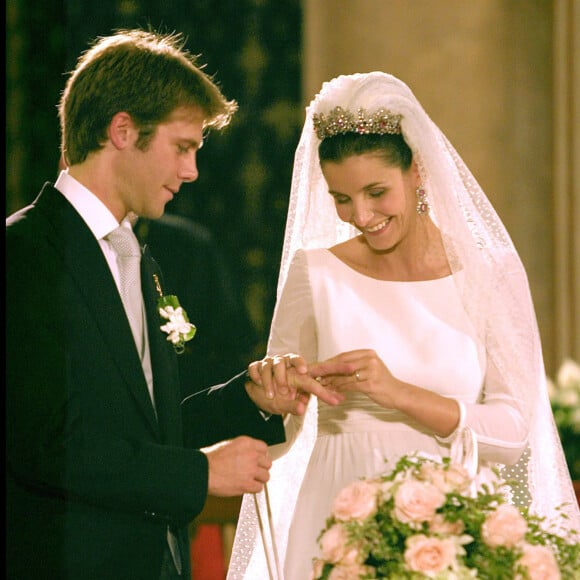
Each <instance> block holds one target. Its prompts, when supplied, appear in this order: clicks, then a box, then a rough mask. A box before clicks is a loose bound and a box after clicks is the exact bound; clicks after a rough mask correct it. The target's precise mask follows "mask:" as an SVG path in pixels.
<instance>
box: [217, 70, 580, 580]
mask: <svg viewBox="0 0 580 580" xmlns="http://www.w3.org/2000/svg"><path fill="white" fill-rule="evenodd" d="M337 105H340V106H341V107H342V108H343V109H347V110H349V111H351V112H353V113H356V111H357V110H358V108H359V107H362V108H364V109H365V110H366V111H367V112H368V113H370V114H372V113H373V112H375V111H376V110H377V109H379V108H386V109H388V110H390V111H391V112H392V113H394V114H401V115H402V120H401V130H402V133H403V136H404V138H405V140H406V142H407V143H408V145H409V146H410V148H411V149H412V151H413V156H414V159H415V160H416V161H417V162H418V165H419V171H420V174H421V177H422V180H423V185H424V187H425V190H426V191H427V195H428V199H429V204H430V206H431V217H432V218H433V221H434V222H435V223H436V224H437V226H438V227H439V229H440V231H441V233H442V236H443V242H444V248H445V252H446V254H447V259H448V262H449V264H450V266H451V270H452V271H453V272H454V273H455V272H458V271H459V270H462V271H463V273H464V276H463V280H464V283H463V285H462V286H461V289H460V291H461V296H462V300H463V304H464V308H465V310H466V312H467V313H468V315H469V316H470V318H471V321H472V323H473V325H474V326H475V328H476V329H477V333H478V336H479V337H480V339H481V340H482V341H483V342H484V343H485V344H486V350H487V355H488V368H489V369H491V371H490V374H491V375H492V376H493V379H489V378H488V380H499V381H502V383H504V384H506V385H509V388H510V390H511V392H512V394H513V396H514V398H515V400H517V401H518V402H519V404H520V409H521V412H522V413H523V415H524V417H525V418H526V419H527V421H528V422H529V425H530V426H531V428H530V436H529V449H528V451H527V453H526V454H525V458H524V459H523V460H522V461H521V462H520V463H521V465H518V466H516V469H510V472H509V473H508V474H506V477H508V476H509V477H510V478H512V477H514V475H516V476H517V477H518V479H519V481H520V485H521V487H522V489H524V494H525V493H528V492H529V495H530V496H531V498H532V499H531V504H530V509H531V511H533V512H534V513H536V514H539V515H543V516H546V517H547V518H549V519H551V518H553V517H555V516H556V515H557V513H556V511H555V510H556V507H557V506H561V505H563V506H564V507H563V508H562V510H561V511H562V512H563V513H564V514H566V515H567V516H568V518H569V520H568V524H567V526H569V527H570V528H574V529H576V530H578V529H579V528H580V512H579V510H578V504H577V502H576V498H575V495H574V490H573V487H572V483H571V480H570V475H569V472H568V469H567V466H566V462H565V458H564V454H563V450H562V445H561V443H560V440H559V438H558V433H557V429H556V426H555V423H554V420H553V416H552V412H551V408H550V402H549V398H548V392H547V388H546V376H545V370H544V364H543V358H542V349H541V343H540V336H539V331H538V326H537V321H536V316H535V312H534V307H533V303H532V297H531V294H530V289H529V284H528V279H527V275H526V272H525V270H524V267H523V265H522V262H521V260H520V258H519V256H518V253H517V251H516V249H515V247H514V244H513V242H512V240H511V238H510V236H509V234H508V232H507V231H506V229H505V227H504V225H503V223H502V221H501V220H500V218H499V216H498V215H497V213H496V212H495V210H494V209H493V207H492V205H491V203H490V202H489V200H488V199H487V197H486V195H485V193H484V192H483V190H482V188H481V187H480V185H479V184H478V183H477V181H476V179H475V178H474V176H473V175H472V174H471V172H470V171H469V169H468V168H467V166H466V165H465V164H464V162H463V161H462V159H461V157H460V156H459V154H458V153H457V152H456V151H455V149H454V148H453V146H452V145H451V143H450V142H449V141H448V140H447V138H446V137H445V135H444V134H443V133H442V132H441V131H440V130H439V128H438V127H437V126H436V125H435V123H434V122H433V121H432V120H431V119H430V117H429V116H428V115H427V113H426V112H425V111H424V109H423V107H422V106H421V104H420V103H419V102H418V101H417V99H416V98H415V96H414V94H413V93H412V91H411V90H410V89H409V87H407V85H405V84H404V83H403V82H402V81H400V80H399V79H397V78H395V77H393V76H392V75H389V74H386V73H382V72H371V73H367V74H353V75H343V76H339V77H337V78H335V79H333V80H332V81H330V82H327V83H324V84H323V86H322V90H321V91H320V93H319V94H318V95H317V96H316V97H315V98H314V100H313V101H312V102H311V103H310V105H309V106H308V107H307V109H306V121H305V123H304V128H303V131H302V135H301V138H300V142H299V144H298V148H297V150H296V154H295V160H294V169H293V176H292V189H291V193H290V201H289V209H288V219H287V224H286V231H285V239H284V247H283V252H282V261H281V266H280V275H279V280H278V297H279V296H280V293H281V290H282V288H283V286H284V283H285V281H286V276H287V273H288V267H289V264H290V262H291V260H292V257H293V256H294V253H295V252H296V250H297V249H299V248H316V247H325V248H327V247H330V246H333V245H335V244H336V243H338V242H341V241H344V240H346V239H348V238H350V237H352V236H354V235H355V234H357V233H358V232H357V231H356V230H355V229H354V228H353V227H352V226H350V225H349V224H345V223H344V222H341V221H340V220H339V219H338V217H337V215H336V210H335V207H334V203H333V200H332V198H331V196H330V195H329V194H328V190H327V185H326V182H325V181H324V178H323V176H322V173H321V171H320V166H319V159H318V145H319V143H320V140H319V139H318V137H317V136H316V133H315V131H314V126H313V115H314V114H315V113H318V114H319V113H324V114H325V115H328V113H329V112H330V111H331V110H332V109H334V108H335V107H336V106H337ZM316 416H317V413H316V401H315V400H313V401H311V404H310V405H309V409H308V411H307V413H306V416H305V420H304V428H303V429H302V432H301V435H300V436H299V437H298V439H297V441H296V442H295V444H294V445H293V447H292V448H291V450H290V451H289V452H288V453H287V454H286V455H284V456H283V457H281V458H280V459H277V460H276V461H275V462H274V467H273V469H272V479H271V482H270V483H269V484H268V486H269V495H270V503H271V505H272V514H273V522H274V526H275V529H276V532H275V533H276V542H277V547H278V551H279V553H280V558H281V559H282V560H283V556H284V551H285V546H286V539H285V535H286V533H287V530H288V527H289V525H290V521H291V517H292V513H293V508H294V503H295V498H296V495H297V493H298V490H299V487H300V481H301V477H302V474H303V473H304V470H305V467H306V464H307V462H308V457H309V453H310V449H311V448H312V444H313V439H314V437H315V434H316V425H315V424H316ZM321 477H323V475H321ZM257 499H258V500H262V499H263V498H261V497H258V498H257ZM264 513H265V512H264ZM257 528H258V520H257V517H256V511H255V505H254V498H253V497H252V496H247V497H245V498H244V501H243V505H242V510H241V513H240V519H239V523H238V528H237V532H236V539H235V542H234V549H233V553H232V558H231V564H230V570H229V573H228V579H229V580H234V579H235V580H237V579H241V578H248V579H255V578H262V577H263V578H266V577H267V573H266V572H265V570H266V568H265V567H264V555H263V549H262V546H261V541H262V540H261V539H260V534H259V531H258V529H257ZM260 574H262V575H260Z"/></svg>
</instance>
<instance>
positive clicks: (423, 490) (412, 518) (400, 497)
mask: <svg viewBox="0 0 580 580" xmlns="http://www.w3.org/2000/svg"><path fill="white" fill-rule="evenodd" d="M444 503H445V494H444V493H443V492H442V491H441V490H439V489H437V488H436V487H435V486H434V485H432V484H430V483H428V482H423V481H413V480H409V481H404V482H403V483H402V484H401V485H400V486H399V489H398V490H397V491H396V493H395V517H396V518H397V519H398V520H399V521H401V522H408V523H410V522H427V521H429V520H431V519H432V518H433V516H434V515H435V511H436V510H437V509H438V508H440V507H441V506H442V505H443V504H444Z"/></svg>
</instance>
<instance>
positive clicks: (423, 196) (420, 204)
mask: <svg viewBox="0 0 580 580" xmlns="http://www.w3.org/2000/svg"><path fill="white" fill-rule="evenodd" d="M415 195H416V196H417V208H416V209H417V213H418V214H419V215H423V214H426V213H429V202H428V201H427V192H426V191H425V189H424V188H423V186H422V185H419V187H417V189H416V190H415Z"/></svg>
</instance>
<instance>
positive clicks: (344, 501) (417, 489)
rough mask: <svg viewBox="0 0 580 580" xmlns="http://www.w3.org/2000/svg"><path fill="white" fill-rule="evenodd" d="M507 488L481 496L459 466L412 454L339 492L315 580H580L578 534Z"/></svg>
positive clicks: (489, 487)
mask: <svg viewBox="0 0 580 580" xmlns="http://www.w3.org/2000/svg"><path fill="white" fill-rule="evenodd" d="M505 485H506V484H505V482H502V481H501V480H500V479H499V477H498V478H497V479H496V481H493V482H491V483H489V484H486V485H482V486H481V488H480V489H478V490H474V488H473V482H472V481H471V479H470V478H469V476H468V474H467V471H466V470H465V469H464V468H463V467H462V466H461V465H457V464H453V463H451V461H450V460H449V459H443V460H442V461H439V460H435V459H432V458H429V457H424V456H421V455H419V454H413V455H406V456H404V457H402V458H401V459H400V460H399V461H398V462H397V464H396V465H395V468H394V469H393V470H392V471H391V472H390V473H389V474H384V475H381V476H380V477H377V478H374V479H361V480H358V481H355V482H353V483H352V484H350V485H348V486H347V487H345V488H344V489H343V490H342V491H341V492H339V494H338V495H337V497H336V499H335V501H334V504H333V509H332V514H331V515H330V517H329V518H328V519H327V522H326V526H325V528H324V529H323V530H322V532H321V533H320V535H319V538H318V541H319V544H320V548H321V558H320V559H316V560H315V561H314V563H313V570H312V574H311V579H312V580H315V579H322V580H342V579H349V580H353V579H355V578H358V579H372V578H391V579H399V580H407V579H422V578H433V579H438V580H462V579H471V578H481V579H484V580H498V579H504V578H505V579H517V580H520V579H521V580H524V579H528V580H540V579H541V580H549V579H562V580H573V579H578V578H580V544H579V543H578V534H577V532H576V531H573V532H571V531H569V530H567V531H564V530H563V528H561V527H560V526H559V524H558V523H557V522H551V523H550V526H547V522H545V521H544V520H543V519H542V518H539V517H536V516H534V515H532V514H530V513H528V512H527V511H520V510H519V509H518V508H516V507H515V506H513V505H511V504H509V503H507V501H506V500H505V495H504V493H503V490H504V488H505ZM562 517H564V516H562ZM560 523H562V522H560ZM557 524H558V525H557ZM559 534H560V535H559Z"/></svg>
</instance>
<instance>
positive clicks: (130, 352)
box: [6, 30, 348, 580]
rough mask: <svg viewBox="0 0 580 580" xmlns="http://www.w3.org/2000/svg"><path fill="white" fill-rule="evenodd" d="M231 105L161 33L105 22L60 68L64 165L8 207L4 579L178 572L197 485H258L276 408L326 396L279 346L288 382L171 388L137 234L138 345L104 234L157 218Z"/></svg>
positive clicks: (170, 357)
mask: <svg viewBox="0 0 580 580" xmlns="http://www.w3.org/2000/svg"><path fill="white" fill-rule="evenodd" d="M235 110H236V103H235V102H233V101H228V100H227V99H226V98H225V97H224V96H223V94H222V93H221V92H220V90H219V89H218V87H217V86H216V85H215V84H214V83H213V82H212V80H211V79H210V78H208V77H207V76H206V75H205V74H204V73H203V72H202V70H201V69H200V68H199V67H198V66H197V65H196V63H195V60H194V58H193V57H192V56H190V55H189V54H188V53H187V52H185V51H184V50H183V48H182V44H181V39H180V37H179V36H175V35H165V36H163V35H158V34H156V33H153V32H144V31H140V30H133V31H120V32H118V33H115V34H114V35H112V36H110V37H104V38H101V39H100V40H99V41H98V42H97V43H96V44H94V45H93V46H92V47H91V48H90V50H88V51H87V52H86V53H84V54H83V56H82V57H81V58H80V59H79V61H78V65H77V67H76V68H75V70H74V71H73V73H72V74H71V76H70V77H69V79H68V81H67V83H66V87H65V90H64V92H63V94H62V98H61V102H60V105H59V115H60V120H61V129H62V151H63V154H64V156H65V158H66V164H67V166H68V170H66V171H63V172H61V174H60V175H59V177H58V179H57V181H56V183H55V184H54V185H53V184H51V183H46V184H45V186H44V187H43V189H42V191H41V193H40V195H39V196H38V197H37V198H36V200H35V201H34V202H33V204H31V205H30V206H28V207H26V208H23V209H22V210H20V211H19V212H17V213H16V214H14V215H12V216H10V217H8V218H7V220H6V257H7V266H6V280H7V281H6V287H7V295H6V316H7V322H6V342H7V346H6V363H7V371H6V378H7V386H6V391H7V393H6V409H7V412H6V417H7V426H6V436H7V442H6V449H7V455H6V457H7V469H6V477H7V496H6V499H7V521H6V529H7V546H6V572H7V577H8V578H14V579H18V580H27V579H34V580H38V579H39V578H43V579H45V580H51V579H54V580H57V579H58V580H77V579H78V580H81V579H82V580H104V579H105V578H106V579H107V580H117V579H118V580H128V579H136V580H158V579H159V578H183V579H187V578H189V577H190V570H189V542H188V538H187V524H188V523H189V522H190V521H191V520H192V519H193V518H195V516H196V515H197V514H199V513H200V511H201V510H202V508H203V506H204V503H205V500H206V497H207V495H208V494H212V495H216V496H234V495H241V494H243V493H247V492H249V493H252V492H258V491H260V490H261V489H262V488H263V485H264V483H265V482H266V481H268V478H269V469H270V466H271V464H272V461H271V459H270V457H269V454H268V448H267V443H276V442H280V441H282V440H283V439H284V429H283V426H282V420H281V417H280V416H279V415H280V414H283V413H296V414H301V413H303V412H304V403H305V398H304V397H308V396H309V394H310V393H313V394H315V395H317V396H320V397H321V398H323V399H324V400H326V401H327V402H329V403H330V404H332V403H333V402H335V401H336V399H335V398H334V397H333V396H332V395H331V394H329V393H326V392H325V390H324V389H323V388H322V387H321V386H320V384H319V383H318V382H317V381H315V380H314V379H312V378H311V377H310V375H309V374H307V373H306V369H305V367H304V364H303V363H304V361H303V360H302V359H301V358H300V357H293V356H286V357H283V358H282V359H281V360H280V361H279V362H280V364H282V365H284V367H286V365H288V367H289V368H291V370H292V369H294V367H295V368H296V371H297V373H291V375H293V381H294V382H295V385H296V386H297V387H299V388H301V389H302V390H303V391H305V392H306V395H304V396H302V397H299V398H282V397H280V396H278V395H277V394H276V392H275V391H274V390H272V383H271V381H270V382H268V383H267V384H265V385H264V387H262V386H261V385H258V384H256V383H254V382H252V381H251V380H249V379H248V378H246V375H245V374H243V373H241V374H240V375H238V376H236V377H234V378H233V379H232V380H230V381H229V382H228V383H226V384H224V385H219V386H216V387H212V388H210V389H208V390H206V391H203V392H201V393H199V394H197V395H194V396H191V397H189V398H188V399H186V400H185V401H184V402H181V397H180V392H181V388H180V384H179V379H178V368H177V362H176V354H175V352H174V348H173V345H172V344H171V342H169V341H168V340H167V334H165V333H164V332H163V331H162V329H161V326H162V325H163V323H164V321H162V320H161V319H160V316H159V311H158V307H157V299H158V298H159V294H160V293H161V292H165V291H166V290H167V288H169V281H167V284H168V285H167V288H166V287H165V281H164V279H163V276H162V273H161V272H160V270H159V268H158V267H157V265H156V263H155V262H154V260H153V259H152V258H151V256H150V255H149V252H148V251H147V249H145V252H144V255H143V257H142V259H141V279H140V285H141V295H142V299H143V306H142V307H141V308H140V311H141V312H142V315H143V323H144V332H143V333H142V334H141V336H140V338H142V339H143V343H142V344H143V346H142V348H141V349H140V352H138V349H137V348H136V342H135V339H134V337H133V334H132V331H131V326H130V323H129V320H128V318H127V315H126V313H125V307H124V304H123V302H122V300H121V297H120V289H121V272H120V267H121V266H122V265H121V262H120V261H119V255H118V250H117V248H116V246H115V245H114V244H113V243H111V241H110V239H111V238H110V237H109V234H110V233H111V232H113V231H114V230H117V229H119V228H120V227H125V225H129V224H127V223H126V222H127V216H128V215H129V214H130V213H131V212H133V213H135V214H137V215H142V216H144V217H147V218H153V219H155V218H158V217H160V216H161V215H162V214H163V212H164V208H165V204H166V203H167V202H168V201H170V200H171V199H172V198H173V197H174V196H175V195H176V194H177V192H178V191H179V188H180V186H181V184H182V183H183V182H187V181H194V180H195V179H196V178H197V176H198V168H197V152H198V150H199V149H200V147H201V146H202V144H203V139H204V134H205V132H206V131H208V130H209V129H210V128H214V129H221V128H222V127H224V126H226V125H227V124H228V123H229V120H230V118H231V116H232V115H233V113H234V112H235ZM125 233H127V232H125ZM129 233H130V235H133V234H132V231H131V230H130V228H129ZM175 251H176V252H179V247H177V246H176V248H175ZM136 284H137V285H138V284H139V279H137V281H136ZM137 297H138V298H137V301H140V296H139V293H137ZM138 310H139V309H138ZM193 322H195V321H193ZM333 368H334V370H336V367H333ZM311 370H312V372H313V373H314V372H315V375H314V376H316V375H319V374H320V375H321V374H324V371H325V370H333V369H332V368H331V366H330V365H329V366H328V368H327V369H326V368H325V367H324V365H321V366H320V368H318V369H311ZM347 372H348V371H347ZM192 382H193V377H192ZM220 441H221V443H220V444H219V445H215V446H213V447H207V446H210V445H214V444H216V443H218V442H220Z"/></svg>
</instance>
